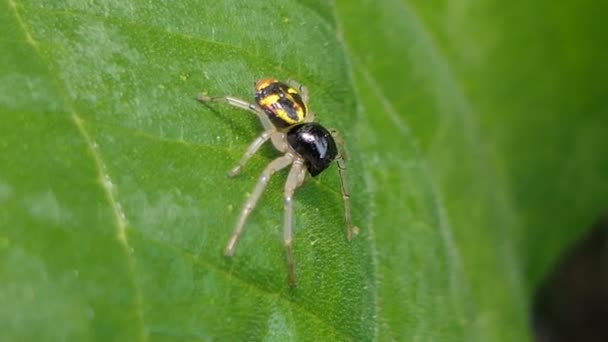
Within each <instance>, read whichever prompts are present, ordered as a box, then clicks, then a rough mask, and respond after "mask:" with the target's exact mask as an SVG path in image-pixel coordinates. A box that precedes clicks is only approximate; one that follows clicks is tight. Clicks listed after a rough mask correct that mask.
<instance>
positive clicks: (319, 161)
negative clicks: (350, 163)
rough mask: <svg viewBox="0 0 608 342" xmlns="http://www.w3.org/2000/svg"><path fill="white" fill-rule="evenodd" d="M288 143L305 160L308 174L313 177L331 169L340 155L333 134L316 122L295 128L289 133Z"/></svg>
mask: <svg viewBox="0 0 608 342" xmlns="http://www.w3.org/2000/svg"><path fill="white" fill-rule="evenodd" d="M287 142H288V143H289V146H291V148H292V149H293V150H294V151H296V152H297V153H298V154H299V155H300V156H302V158H304V161H305V165H306V167H307V168H308V172H310V175H311V176H313V177H315V176H316V175H318V174H319V173H321V172H323V170H325V169H326V168H327V167H329V165H330V164H331V162H332V161H334V159H336V155H337V154H338V149H337V148H336V142H335V141H334V138H333V137H332V135H331V133H329V131H328V130H327V129H325V127H323V126H321V125H319V124H318V123H315V122H309V123H304V124H299V125H295V126H293V127H292V128H291V129H290V130H289V131H288V132H287Z"/></svg>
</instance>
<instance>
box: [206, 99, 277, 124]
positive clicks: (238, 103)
mask: <svg viewBox="0 0 608 342" xmlns="http://www.w3.org/2000/svg"><path fill="white" fill-rule="evenodd" d="M196 99H197V100H198V101H199V102H202V103H210V102H225V103H227V104H229V105H231V106H233V107H237V108H241V109H245V110H248V111H250V112H253V113H254V114H255V115H257V116H258V118H259V119H260V121H261V122H262V126H264V129H265V130H267V131H271V130H274V129H275V127H274V125H273V124H272V122H270V119H268V116H267V115H266V113H265V112H264V111H263V110H262V109H260V107H258V106H257V105H255V104H253V103H249V102H247V101H244V100H241V99H237V98H236V97H232V96H208V95H205V94H198V95H197V96H196Z"/></svg>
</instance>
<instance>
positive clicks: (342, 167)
mask: <svg viewBox="0 0 608 342" xmlns="http://www.w3.org/2000/svg"><path fill="white" fill-rule="evenodd" d="M330 133H331V135H332V137H333V138H334V140H335V141H336V145H337V146H338V155H337V156H336V164H337V165H338V174H339V175H340V189H341V191H342V200H343V202H344V221H345V223H346V239H347V240H348V241H350V240H351V239H352V238H353V234H354V235H357V234H359V228H358V227H355V226H353V224H352V221H351V214H350V192H349V190H348V182H347V181H346V150H345V148H344V140H342V137H340V134H339V133H338V131H336V130H335V129H331V130H330Z"/></svg>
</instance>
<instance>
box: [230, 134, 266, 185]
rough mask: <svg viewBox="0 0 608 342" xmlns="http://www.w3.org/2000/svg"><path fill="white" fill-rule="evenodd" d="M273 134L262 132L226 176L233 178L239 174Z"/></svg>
mask: <svg viewBox="0 0 608 342" xmlns="http://www.w3.org/2000/svg"><path fill="white" fill-rule="evenodd" d="M273 133H274V132H273V131H272V132H271V131H264V132H262V134H260V135H259V136H258V137H257V138H255V140H254V141H253V142H252V143H251V145H249V147H248V148H247V151H246V152H245V154H244V155H243V157H242V158H241V160H240V161H239V162H238V164H236V166H234V167H233V168H232V169H231V170H230V172H228V176H229V177H234V176H236V175H237V174H239V172H241V168H243V166H244V165H245V163H247V161H248V160H249V159H250V158H251V157H252V156H253V155H254V154H255V153H256V152H257V151H258V149H259V148H260V147H261V146H262V145H263V144H264V143H265V142H266V141H268V139H269V138H270V136H271V135H272V134H273Z"/></svg>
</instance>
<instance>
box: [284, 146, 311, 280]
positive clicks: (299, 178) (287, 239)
mask: <svg viewBox="0 0 608 342" xmlns="http://www.w3.org/2000/svg"><path fill="white" fill-rule="evenodd" d="M305 171H306V169H305V168H304V161H303V160H302V159H301V158H297V159H296V160H295V161H294V162H293V166H292V167H291V170H290V171H289V175H288V176H287V181H286V182H285V192H284V195H283V202H284V206H285V217H284V223H283V242H284V245H285V254H286V257H287V269H288V272H289V284H290V285H291V286H292V287H294V286H296V273H295V265H294V258H293V194H294V192H295V190H296V189H297V188H298V187H299V186H300V185H301V184H302V182H303V180H304V172H305Z"/></svg>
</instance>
